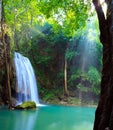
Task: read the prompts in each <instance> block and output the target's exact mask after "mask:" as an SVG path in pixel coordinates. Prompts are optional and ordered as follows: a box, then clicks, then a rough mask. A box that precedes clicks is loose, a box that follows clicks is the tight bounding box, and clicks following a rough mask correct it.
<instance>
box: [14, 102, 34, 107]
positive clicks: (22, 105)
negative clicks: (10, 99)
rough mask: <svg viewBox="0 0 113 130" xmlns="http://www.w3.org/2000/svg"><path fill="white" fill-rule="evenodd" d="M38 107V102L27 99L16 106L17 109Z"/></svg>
mask: <svg viewBox="0 0 113 130" xmlns="http://www.w3.org/2000/svg"><path fill="white" fill-rule="evenodd" d="M34 108H36V103H35V102H34V101H26V102H23V103H22V104H20V105H18V106H16V107H15V109H34Z"/></svg>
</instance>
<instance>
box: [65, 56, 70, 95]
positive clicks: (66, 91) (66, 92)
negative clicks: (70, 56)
mask: <svg viewBox="0 0 113 130" xmlns="http://www.w3.org/2000/svg"><path fill="white" fill-rule="evenodd" d="M64 93H65V94H66V95H67V96H69V92H68V89H67V59H66V57H65V62H64Z"/></svg>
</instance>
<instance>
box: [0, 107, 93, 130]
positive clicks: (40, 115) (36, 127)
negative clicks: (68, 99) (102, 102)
mask: <svg viewBox="0 0 113 130" xmlns="http://www.w3.org/2000/svg"><path fill="white" fill-rule="evenodd" d="M94 114H95V108H89V107H68V106H41V107H39V108H38V109H37V110H9V109H6V108H0V130H92V129H93V122H94Z"/></svg>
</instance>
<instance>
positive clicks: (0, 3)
mask: <svg viewBox="0 0 113 130" xmlns="http://www.w3.org/2000/svg"><path fill="white" fill-rule="evenodd" d="M3 15H4V13H3V1H2V0H0V20H1V21H0V24H1V25H0V26H1V30H0V32H1V41H0V42H1V44H2V47H3V48H2V49H3V50H4V51H3V55H4V59H5V62H4V63H5V70H6V77H7V79H6V81H7V83H6V84H7V88H8V95H9V107H11V88H10V73H9V64H8V53H7V52H8V45H7V44H6V39H5V38H6V37H5V36H6V32H5V31H6V28H7V26H6V24H5V23H4V19H3V17H4V16H3ZM4 59H3V60H4Z"/></svg>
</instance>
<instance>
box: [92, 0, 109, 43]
mask: <svg viewBox="0 0 113 130" xmlns="http://www.w3.org/2000/svg"><path fill="white" fill-rule="evenodd" d="M92 2H93V4H94V6H95V10H96V13H97V16H98V22H99V29H100V40H101V42H102V43H103V37H105V32H106V25H107V24H106V19H105V15H104V12H103V9H102V6H101V4H100V0H93V1H92Z"/></svg>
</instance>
